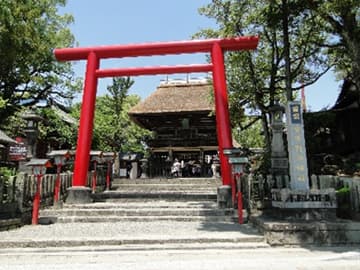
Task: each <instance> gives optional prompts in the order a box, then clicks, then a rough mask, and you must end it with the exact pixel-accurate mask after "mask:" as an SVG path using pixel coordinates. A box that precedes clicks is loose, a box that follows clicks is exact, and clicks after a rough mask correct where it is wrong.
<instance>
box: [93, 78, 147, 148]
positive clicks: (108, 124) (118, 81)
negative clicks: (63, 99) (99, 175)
mask: <svg viewBox="0 0 360 270" xmlns="http://www.w3.org/2000/svg"><path fill="white" fill-rule="evenodd" d="M133 83H134V82H133V81H132V80H131V79H130V78H114V79H113V82H112V85H110V86H108V87H107V89H108V91H109V93H110V95H104V96H101V97H97V99H96V111H95V121H94V135H93V144H92V147H93V148H94V149H100V150H103V151H116V152H117V151H122V152H145V144H144V142H145V140H146V138H147V137H149V136H150V132H149V131H147V130H145V129H142V128H140V127H139V126H137V125H136V124H134V123H133V122H132V121H131V120H130V118H129V116H128V111H129V110H130V109H131V108H132V107H133V106H135V105H136V104H137V103H139V102H140V97H139V96H137V95H128V91H129V89H130V87H131V86H132V85H133Z"/></svg>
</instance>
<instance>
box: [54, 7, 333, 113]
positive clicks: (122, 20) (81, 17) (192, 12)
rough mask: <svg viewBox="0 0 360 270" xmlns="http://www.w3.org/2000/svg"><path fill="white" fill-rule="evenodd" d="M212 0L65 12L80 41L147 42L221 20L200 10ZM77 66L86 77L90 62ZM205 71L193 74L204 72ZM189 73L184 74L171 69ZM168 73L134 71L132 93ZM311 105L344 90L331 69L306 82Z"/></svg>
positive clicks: (158, 61)
mask: <svg viewBox="0 0 360 270" xmlns="http://www.w3.org/2000/svg"><path fill="white" fill-rule="evenodd" d="M209 2H210V0H171V1H170V0H151V1H150V0H122V1H120V0H102V1H97V0H92V1H85V0H82V1H81V0H68V4H67V6H66V7H65V8H64V9H62V10H61V12H66V13H71V14H72V15H73V16H74V18H75V22H74V24H72V25H71V26H70V28H71V30H72V33H73V34H74V35H75V38H76V40H77V42H78V46H81V47H86V46H94V45H113V44H130V43H145V42H156V41H174V40H189V39H190V38H191V36H192V35H193V34H194V33H196V32H197V31H199V30H200V29H201V28H207V27H212V28H215V27H216V24H215V22H214V21H213V20H210V19H207V18H206V17H204V16H200V15H199V14H198V8H199V7H201V6H204V5H206V4H207V3H209ZM205 62H206V57H205V55H204V54H191V55H188V54H185V55H177V56H156V57H138V58H123V59H116V60H106V61H102V62H101V67H102V68H104V67H132V66H154V65H176V64H201V63H205ZM75 72H76V74H77V75H78V76H81V77H83V76H84V74H85V62H84V61H81V62H77V63H76V64H75ZM205 75H206V74H196V73H195V74H190V77H204V76H205ZM170 77H171V78H185V77H186V75H185V74H175V75H171V76H170ZM165 78H166V76H165V75H157V76H140V77H134V78H133V79H134V81H135V84H134V86H133V87H132V89H131V91H130V93H131V94H138V95H140V96H141V97H142V98H145V97H147V96H148V95H149V94H151V93H152V92H153V91H154V90H155V89H156V87H157V86H158V85H159V83H160V81H161V80H162V79H165ZM110 83H111V79H101V80H100V81H99V85H98V95H102V94H104V93H105V92H106V86H107V85H109V84H110ZM305 91H306V101H307V106H308V107H310V108H311V110H312V111H317V110H320V109H321V108H323V107H325V106H331V105H332V104H333V103H334V102H335V100H336V98H337V94H338V91H339V82H336V81H335V79H334V76H333V74H331V73H329V74H327V75H325V76H324V78H322V79H321V80H320V81H319V82H317V83H316V84H315V85H313V86H311V87H307V88H306V90H305Z"/></svg>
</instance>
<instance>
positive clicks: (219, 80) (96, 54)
mask: <svg viewBox="0 0 360 270" xmlns="http://www.w3.org/2000/svg"><path fill="white" fill-rule="evenodd" d="M258 41H259V39H258V37H254V36H251V37H235V38H225V39H206V40H190V41H176V42H156V43H146V44H128V45H112V46H98V47H84V48H63V49H55V50H54V54H55V57H56V59H58V60H59V61H75V60H87V66H86V75H85V83H84V93H83V100H82V108H81V115H80V126H79V135H78V142H77V148H76V149H77V150H76V158H75V169H74V178H73V187H75V188H76V187H77V188H78V190H76V189H74V190H73V193H74V194H75V193H76V191H79V192H80V191H81V192H83V190H82V189H81V188H84V187H85V183H86V176H87V169H88V164H89V153H90V146H91V140H92V130H93V118H94V110H95V100H96V89H97V82H98V79H99V78H102V77H115V76H137V75H154V74H173V73H191V72H208V71H212V74H213V83H214V97H215V110H216V124H217V135H218V144H219V156H220V163H221V173H222V178H223V183H224V185H229V184H230V181H231V167H230V165H229V162H228V160H227V158H226V157H225V156H224V154H223V149H224V148H231V147H232V139H231V130H230V120H229V111H228V98H227V90H226V79H225V68H224V57H223V52H224V51H239V50H254V49H256V47H257V44H258ZM184 53H210V55H211V63H210V64H196V65H181V66H158V67H132V68H131V67H130V68H114V69H100V60H101V59H106V58H124V57H137V56H152V55H168V54H184ZM71 196H75V197H74V198H75V200H76V195H73V194H72V193H71V192H70V193H69V197H71Z"/></svg>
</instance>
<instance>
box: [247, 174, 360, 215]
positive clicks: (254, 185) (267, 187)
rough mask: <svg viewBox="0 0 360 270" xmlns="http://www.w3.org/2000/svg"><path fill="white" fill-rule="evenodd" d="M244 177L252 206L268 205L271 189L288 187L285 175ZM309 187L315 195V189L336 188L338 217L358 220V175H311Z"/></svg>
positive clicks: (359, 179)
mask: <svg viewBox="0 0 360 270" xmlns="http://www.w3.org/2000/svg"><path fill="white" fill-rule="evenodd" d="M246 177H248V178H249V179H248V181H245V182H244V183H248V184H247V185H248V189H249V190H250V194H249V198H251V200H252V201H251V207H252V208H267V207H269V206H270V205H271V201H272V199H273V197H272V196H273V194H272V193H271V191H272V190H281V189H288V188H289V187H290V179H289V177H288V176H287V175H285V176H277V177H273V176H272V175H267V176H265V177H264V176H261V175H252V174H250V175H248V176H246ZM310 187H311V191H312V193H314V194H315V195H316V194H317V193H318V192H317V190H325V191H326V190H330V189H334V190H336V199H337V206H338V210H337V215H338V217H341V218H347V219H353V220H358V221H359V220H360V177H346V176H333V175H312V176H311V179H310ZM320 195H321V194H320ZM315 197H316V196H315ZM324 200H326V197H325V198H324Z"/></svg>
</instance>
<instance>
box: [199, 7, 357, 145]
mask: <svg viewBox="0 0 360 270" xmlns="http://www.w3.org/2000/svg"><path fill="white" fill-rule="evenodd" d="M313 2H315V3H316V5H315V6H311V3H313ZM320 2H321V3H322V4H320ZM338 2H339V3H340V1H330V0H328V1H310V0H309V1H303V0H256V1H255V0H242V1H232V0H213V1H212V2H211V3H210V4H208V5H207V6H204V7H202V8H200V9H199V11H200V13H201V14H202V15H205V16H207V17H209V18H213V19H215V20H216V22H217V25H218V27H219V28H218V29H216V30H215V29H203V30H202V31H200V32H199V33H198V34H196V36H197V37H229V36H244V35H259V36H260V43H259V46H258V49H257V50H256V51H255V52H232V53H227V54H226V55H225V61H226V68H227V80H228V88H229V97H230V106H231V112H232V120H233V124H234V126H239V125H240V122H241V119H239V117H238V115H241V112H240V111H239V110H242V109H243V108H244V107H245V108H248V110H253V111H260V117H261V118H262V122H263V127H264V135H265V138H266V141H267V145H269V143H270V133H269V131H268V119H269V115H268V112H269V107H271V106H273V105H274V104H275V102H276V100H283V101H284V100H286V96H287V99H292V98H293V97H294V94H295V95H296V91H297V90H300V89H301V87H302V86H307V85H310V84H313V83H314V82H316V81H317V80H318V79H319V78H320V77H321V76H322V75H323V74H324V73H326V72H327V71H328V70H329V69H330V68H332V67H333V66H334V65H335V64H337V62H336V61H332V59H334V57H333V55H334V54H331V53H330V52H331V51H330V50H329V46H325V45H324V44H326V43H327V42H328V41H331V40H333V39H334V35H331V32H330V29H332V28H331V23H330V22H329V21H326V20H325V19H326V18H325V17H326V16H325V15H322V16H320V15H319V14H320V9H321V11H322V12H325V13H326V14H329V12H330V10H331V9H333V7H331V6H333V5H336V4H335V3H338ZM350 2H351V3H352V4H351V5H358V4H355V1H350V0H349V1H343V6H346V5H349V3H350ZM357 2H358V1H357ZM339 5H340V4H339ZM315 7H316V8H315ZM321 7H323V8H321ZM325 7H326V8H327V11H326V9H325ZM357 14H358V9H357ZM357 16H358V15H357ZM352 18H353V17H352ZM357 18H358V17H357ZM338 19H339V18H338ZM325 26H327V27H328V28H326V27H325ZM357 37H359V35H357ZM287 39H288V40H289V44H286V40H287ZM335 40H336V38H335ZM338 40H339V38H338ZM284 41H285V43H284ZM287 51H289V54H288V53H287ZM333 52H334V51H333ZM287 56H289V58H288V61H286V57H287ZM287 62H288V63H289V68H288V72H286V68H287V67H286V63H287ZM287 73H288V74H287ZM286 75H288V76H286ZM286 77H288V78H286ZM286 86H288V91H286ZM287 92H288V93H287ZM286 94H287V95H286Z"/></svg>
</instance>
